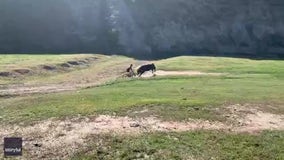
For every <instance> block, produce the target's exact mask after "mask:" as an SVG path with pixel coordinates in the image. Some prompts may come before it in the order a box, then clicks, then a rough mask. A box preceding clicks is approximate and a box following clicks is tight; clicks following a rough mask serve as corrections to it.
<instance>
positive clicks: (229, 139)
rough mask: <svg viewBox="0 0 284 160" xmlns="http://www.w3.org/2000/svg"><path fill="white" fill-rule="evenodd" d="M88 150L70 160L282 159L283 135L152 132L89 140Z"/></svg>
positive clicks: (280, 133)
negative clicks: (136, 135) (141, 134)
mask: <svg viewBox="0 0 284 160" xmlns="http://www.w3.org/2000/svg"><path fill="white" fill-rule="evenodd" d="M91 140H92V143H90V148H89V150H85V151H81V152H80V153H78V154H77V155H75V156H74V157H73V160H79V159H84V160H92V159H163V160H168V159H187V160H190V159H198V160H199V159H244V160H251V159H263V160H271V159H279V160H280V159H283V158H284V152H283V150H284V145H283V143H284V134H283V132H264V133H262V134H260V135H257V136H256V135H247V134H238V135H236V134H228V133H223V132H208V131H203V132H201V131H196V132H183V133H155V134H148V135H143V136H139V137H135V136H130V137H129V136H97V137H92V139H91Z"/></svg>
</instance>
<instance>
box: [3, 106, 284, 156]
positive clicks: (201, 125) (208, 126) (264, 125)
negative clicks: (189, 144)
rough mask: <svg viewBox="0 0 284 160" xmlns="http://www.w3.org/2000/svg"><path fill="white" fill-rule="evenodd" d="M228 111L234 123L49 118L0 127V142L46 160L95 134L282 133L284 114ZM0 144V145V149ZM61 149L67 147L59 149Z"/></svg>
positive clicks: (235, 108)
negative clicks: (12, 139)
mask: <svg viewBox="0 0 284 160" xmlns="http://www.w3.org/2000/svg"><path fill="white" fill-rule="evenodd" d="M228 110H229V111H230V112H229V114H228V115H227V116H228V117H229V119H231V120H234V121H235V122H237V123H235V124H232V123H221V122H211V121H204V120H194V119H190V120H188V121H187V122H176V121H162V120H160V119H158V118H156V117H154V116H152V117H144V118H129V117H115V116H108V115H100V116H97V117H77V118H72V119H71V118H70V119H66V120H55V119H49V120H46V121H42V122H38V123H37V124H35V125H31V126H26V127H20V126H17V125H14V126H10V127H7V126H0V139H3V137H5V136H11V135H14V136H22V137H24V148H25V155H24V158H26V159H50V157H60V159H67V158H68V156H70V153H74V152H75V151H77V150H78V149H82V148H84V147H86V144H87V143H86V141H87V137H90V136H92V135H95V134H104V133H112V134H142V133H149V132H156V131H161V132H181V131H192V130H222V131H224V132H236V133H241V132H246V133H251V134H256V133H258V132H261V131H263V130H284V115H274V114H271V113H264V112H262V111H259V110H257V109H250V108H247V107H244V106H240V105H232V106H229V107H228ZM2 145H3V144H0V147H2ZM62 146H68V147H64V148H62ZM55 154H56V155H55ZM0 156H1V155H0ZM47 157H49V158H47Z"/></svg>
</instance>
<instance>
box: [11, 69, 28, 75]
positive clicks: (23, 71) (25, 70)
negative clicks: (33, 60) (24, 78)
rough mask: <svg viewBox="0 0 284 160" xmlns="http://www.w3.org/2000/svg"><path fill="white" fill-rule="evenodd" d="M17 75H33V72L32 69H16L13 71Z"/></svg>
mask: <svg viewBox="0 0 284 160" xmlns="http://www.w3.org/2000/svg"><path fill="white" fill-rule="evenodd" d="M13 71H14V72H16V73H19V74H21V75H26V74H31V73H32V71H31V70H30V69H15V70H13Z"/></svg>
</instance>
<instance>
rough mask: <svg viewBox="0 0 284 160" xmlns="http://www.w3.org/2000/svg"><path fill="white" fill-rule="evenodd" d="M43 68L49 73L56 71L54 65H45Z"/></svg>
mask: <svg viewBox="0 0 284 160" xmlns="http://www.w3.org/2000/svg"><path fill="white" fill-rule="evenodd" d="M41 68H42V69H44V70H47V71H54V70H56V66H52V65H43V66H42V67H41Z"/></svg>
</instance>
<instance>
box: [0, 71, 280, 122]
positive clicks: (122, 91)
mask: <svg viewBox="0 0 284 160" xmlns="http://www.w3.org/2000/svg"><path fill="white" fill-rule="evenodd" d="M283 86H284V84H283V81H282V80H280V79H277V78H267V79H263V78H262V79H255V78H243V77H242V78H236V77H234V78H232V77H209V76H207V77H206V76H205V77H167V78H152V79H148V80H146V79H141V80H126V81H116V82H113V83H109V84H108V85H105V86H101V87H96V88H92V89H86V90H81V91H80V92H64V93H57V94H48V95H34V96H29V97H19V98H11V99H8V100H3V101H2V105H1V109H2V112H0V116H2V117H4V118H3V120H2V121H6V122H21V121H33V120H40V119H46V118H50V117H65V116H73V115H77V114H83V115H91V114H96V113H113V112H117V113H118V114H122V115H123V114H126V112H127V110H130V109H134V110H135V109H138V110H139V109H143V108H145V106H146V108H149V109H150V111H149V112H151V113H150V114H157V115H159V116H161V117H162V118H165V119H177V120H184V119H187V118H189V117H191V118H204V119H217V120H219V119H218V118H217V117H216V114H215V112H214V107H220V106H221V105H222V104H228V103H233V104H234V103H253V104H262V103H264V104H265V103H266V104H267V103H271V104H275V105H279V106H281V104H283V99H284V89H283ZM195 107H200V110H194V109H193V108H195ZM283 111H284V110H283V105H282V107H279V108H277V110H276V111H275V112H278V113H281V112H282V113H283ZM213 113H214V114H213Z"/></svg>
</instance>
